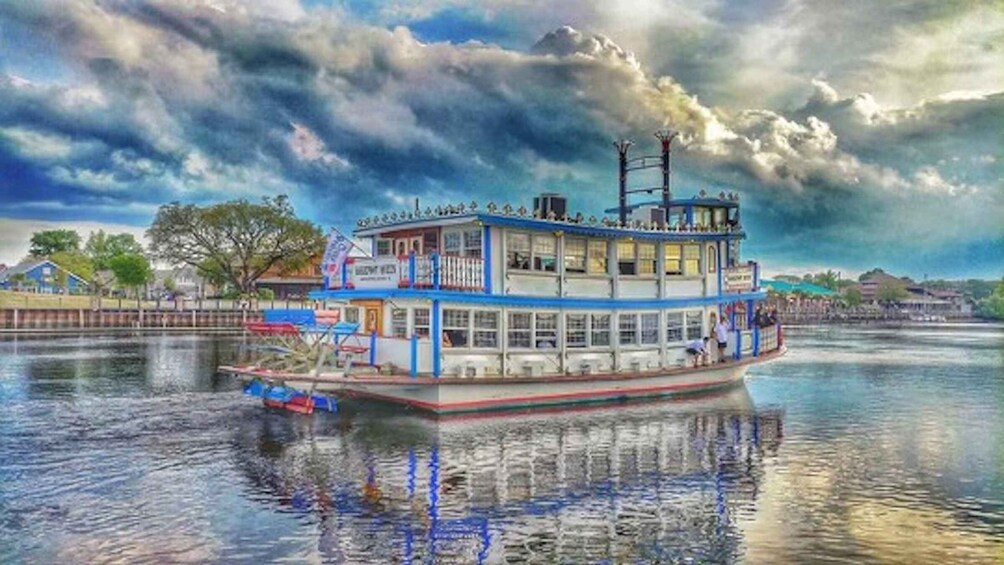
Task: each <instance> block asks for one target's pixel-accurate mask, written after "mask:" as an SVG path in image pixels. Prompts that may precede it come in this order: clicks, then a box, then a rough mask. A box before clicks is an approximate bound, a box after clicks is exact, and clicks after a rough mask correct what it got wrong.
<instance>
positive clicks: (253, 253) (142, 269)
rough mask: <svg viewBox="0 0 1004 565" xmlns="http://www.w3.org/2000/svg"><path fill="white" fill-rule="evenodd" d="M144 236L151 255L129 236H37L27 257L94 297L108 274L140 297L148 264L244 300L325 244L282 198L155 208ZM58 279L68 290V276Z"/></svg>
mask: <svg viewBox="0 0 1004 565" xmlns="http://www.w3.org/2000/svg"><path fill="white" fill-rule="evenodd" d="M146 233H147V237H148V238H149V241H150V246H149V249H144V248H143V246H142V245H141V244H140V243H139V242H138V241H136V238H135V237H133V236H132V235H131V234H128V233H120V234H106V233H105V232H104V231H98V232H93V233H91V234H90V235H89V236H88V238H87V240H86V242H83V240H82V238H81V236H80V234H79V233H77V232H76V231H74V230H68V229H60V230H46V231H39V232H35V233H34V234H32V236H31V247H30V250H29V255H30V256H31V257H35V258H48V259H50V260H52V261H53V262H54V263H56V264H57V265H59V266H60V267H62V269H65V270H66V271H69V272H70V273H73V274H74V275H76V276H78V277H80V278H82V279H83V280H85V281H86V282H87V283H88V284H89V285H90V288H91V290H92V291H93V292H94V293H96V294H103V293H105V292H106V291H107V290H109V288H110V285H111V283H112V281H111V280H109V279H108V277H107V274H111V276H112V277H114V282H115V283H117V285H118V286H119V287H122V288H127V289H131V290H133V291H134V292H135V293H136V295H137V297H138V296H139V292H140V288H141V287H143V286H144V285H145V284H147V283H149V282H151V281H152V280H153V267H152V263H154V262H158V263H162V264H165V265H170V266H171V267H180V266H184V265H187V266H191V267H193V268H194V269H195V271H196V272H197V273H198V274H199V276H201V277H202V278H203V279H205V280H206V281H208V282H209V283H211V284H213V285H214V286H216V287H217V288H220V289H224V288H229V289H231V290H232V291H233V292H234V293H235V294H240V295H243V296H247V295H250V294H252V293H254V292H255V282H256V281H257V280H258V279H259V278H260V277H261V276H262V275H263V274H265V273H266V272H268V271H269V270H271V269H275V268H278V269H279V270H280V272H291V271H295V270H298V269H300V268H302V267H303V266H304V265H306V264H307V263H308V262H310V261H311V260H312V259H316V258H317V257H319V256H320V255H321V253H323V251H324V243H325V239H324V235H323V233H322V232H321V229H320V227H318V226H316V225H314V224H313V223H311V222H309V221H306V220H301V219H299V218H297V217H296V215H295V213H294V211H293V207H292V205H291V204H290V203H289V200H288V199H287V198H286V197H285V196H276V197H266V198H263V199H262V201H261V202H260V203H253V202H249V201H247V200H243V199H240V200H233V201H229V202H221V203H218V204H212V205H208V206H196V205H193V204H181V203H179V202H172V203H170V204H165V205H163V206H161V207H160V208H159V209H158V211H157V214H156V216H155V217H154V220H153V223H152V225H151V226H150V228H149V229H148V230H147V232H146ZM82 243H83V244H82ZM56 276H57V277H58V278H57V281H56V282H57V284H58V285H59V286H61V287H63V288H66V282H67V281H66V277H67V275H66V273H64V272H62V271H59V273H57V275H56ZM11 282H12V284H14V285H15V286H16V287H19V288H23V287H24V286H29V285H30V284H31V281H30V279H28V277H27V276H24V275H23V274H22V275H13V276H12V277H11ZM165 286H171V283H170V281H168V282H167V284H165ZM168 290H171V289H170V288H168Z"/></svg>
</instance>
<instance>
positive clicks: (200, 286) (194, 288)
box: [147, 265, 215, 298]
mask: <svg viewBox="0 0 1004 565" xmlns="http://www.w3.org/2000/svg"><path fill="white" fill-rule="evenodd" d="M168 279H170V280H171V281H173V282H174V287H173V288H174V291H173V293H174V294H178V295H181V296H184V297H187V298H205V297H206V296H208V295H209V294H212V293H213V292H215V290H214V288H213V286H212V285H211V284H209V283H208V282H207V281H206V279H204V278H203V277H202V276H200V275H199V273H198V271H197V270H196V269H195V267H192V266H189V265H185V266H183V267H175V268H173V269H156V270H154V272H153V281H152V282H151V283H150V284H149V285H147V294H148V296H149V297H150V298H157V297H160V296H163V295H164V294H170V293H172V292H171V291H169V290H168V289H167V286H168V285H167V281H168Z"/></svg>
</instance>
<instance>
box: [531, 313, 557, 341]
mask: <svg viewBox="0 0 1004 565" xmlns="http://www.w3.org/2000/svg"><path fill="white" fill-rule="evenodd" d="M534 343H535V344H536V346H537V349H557V348H558V315H557V314H536V315H535V316H534Z"/></svg>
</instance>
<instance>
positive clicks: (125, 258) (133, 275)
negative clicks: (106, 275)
mask: <svg viewBox="0 0 1004 565" xmlns="http://www.w3.org/2000/svg"><path fill="white" fill-rule="evenodd" d="M108 266H109V268H111V270H112V272H113V273H115V280H117V281H118V282H119V284H120V285H122V286H124V287H127V288H133V289H138V288H139V287H140V286H142V285H144V284H146V283H147V282H149V281H150V280H151V279H152V278H153V269H151V268H150V261H149V260H148V259H147V258H146V257H145V256H143V255H140V254H139V253H124V254H122V255H117V256H115V257H113V258H112V259H111V261H110V264H109V265H108ZM137 294H138V292H137Z"/></svg>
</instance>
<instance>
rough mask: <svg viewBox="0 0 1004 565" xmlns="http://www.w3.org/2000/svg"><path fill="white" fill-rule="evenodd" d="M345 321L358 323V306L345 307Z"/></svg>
mask: <svg viewBox="0 0 1004 565" xmlns="http://www.w3.org/2000/svg"><path fill="white" fill-rule="evenodd" d="M345 321H346V322H352V323H353V324H358V323H359V308H357V307H355V306H348V307H346V308H345Z"/></svg>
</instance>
